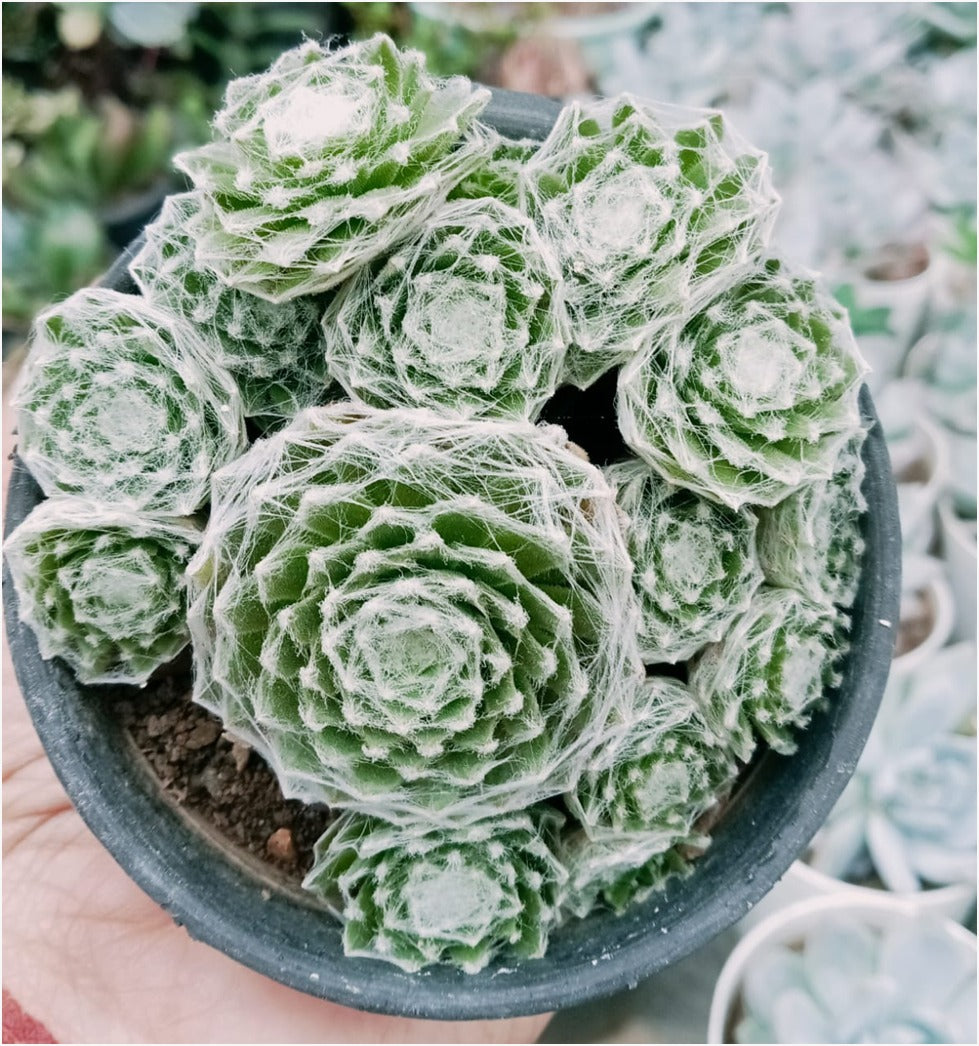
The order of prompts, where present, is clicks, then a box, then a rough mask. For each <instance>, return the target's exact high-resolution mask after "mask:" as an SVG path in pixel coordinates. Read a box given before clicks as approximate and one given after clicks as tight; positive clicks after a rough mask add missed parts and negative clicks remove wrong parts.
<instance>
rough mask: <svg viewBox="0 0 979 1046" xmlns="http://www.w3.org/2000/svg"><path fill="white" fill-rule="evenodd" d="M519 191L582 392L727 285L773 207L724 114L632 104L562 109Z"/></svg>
mask: <svg viewBox="0 0 979 1046" xmlns="http://www.w3.org/2000/svg"><path fill="white" fill-rule="evenodd" d="M523 187H524V189H525V192H526V198H527V206H528V207H529V209H530V213H531V214H532V215H533V216H534V217H535V219H536V220H537V221H538V222H539V223H540V225H541V228H542V231H543V232H544V235H545V237H546V238H547V239H549V240H550V241H551V243H552V244H553V245H554V248H555V250H556V251H557V252H558V253H559V255H560V257H561V261H562V265H563V268H564V273H565V277H566V279H567V281H568V290H567V299H568V307H569V311H570V313H571V319H572V344H571V347H570V349H569V352H568V366H567V379H568V380H569V381H571V382H573V383H574V384H575V385H578V386H579V387H581V388H586V387H587V386H588V385H590V384H591V383H592V382H594V381H595V380H596V379H597V378H598V377H600V376H601V375H602V374H603V373H604V372H605V371H607V370H609V369H611V368H612V367H614V366H616V365H618V364H619V363H622V362H623V361H625V360H627V359H629V358H630V357H631V356H632V355H633V354H634V353H635V352H636V351H638V350H639V348H640V347H641V346H642V345H643V344H645V342H646V341H647V340H648V339H649V337H650V336H651V334H652V333H653V332H655V331H656V330H658V329H659V328H660V327H661V326H662V324H663V323H664V322H665V321H667V320H668V319H670V318H673V317H680V318H682V319H685V318H687V317H688V316H690V315H692V314H693V312H694V311H695V310H696V309H697V308H698V307H699V305H700V303H701V302H702V301H704V300H706V297H707V296H709V295H711V294H716V293H717V292H718V291H719V290H721V289H723V288H724V287H726V286H728V285H730V282H731V280H732V278H733V277H734V276H735V275H736V273H737V269H738V267H740V266H743V265H744V264H745V263H747V262H750V261H752V260H753V259H755V258H757V257H758V256H759V254H760V252H761V250H762V248H763V246H764V244H765V243H767V241H768V236H769V232H770V229H771V225H772V222H773V221H774V218H775V214H776V211H777V207H778V197H777V196H776V194H775V192H774V190H773V189H772V185H771V178H770V175H769V170H768V162H767V158H766V156H765V154H764V153H762V152H759V151H758V150H756V149H753V148H751V147H750V146H749V145H747V143H745V142H744V141H743V140H742V139H741V138H740V137H739V136H738V135H737V134H736V133H735V132H734V131H733V130H732V129H731V128H730V127H729V126H728V125H727V124H726V123H725V121H724V118H723V117H722V116H721V114H720V113H717V112H711V111H708V110H700V109H685V108H682V107H679V106H672V105H663V104H657V103H649V102H640V101H638V100H636V99H635V98H633V97H631V96H630V95H620V96H619V97H617V98H613V99H610V100H607V101H596V102H573V103H572V104H571V105H568V106H566V107H565V108H564V109H563V110H562V112H561V114H560V115H559V117H558V119H557V122H556V124H555V126H554V129H553V130H552V131H551V133H550V135H549V136H548V138H547V140H546V141H545V142H544V143H543V144H542V145H541V147H540V149H538V150H537V152H536V153H535V154H534V155H533V157H531V158H530V159H529V160H528V162H527V165H526V170H525V173H524V178H523Z"/></svg>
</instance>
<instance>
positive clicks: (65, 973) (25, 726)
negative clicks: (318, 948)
mask: <svg viewBox="0 0 979 1046" xmlns="http://www.w3.org/2000/svg"><path fill="white" fill-rule="evenodd" d="M3 674H4V687H3V763H4V790H3V807H4V818H3V853H4V876H3V905H4V934H3V951H4V955H3V962H4V982H5V987H6V988H8V989H10V991H11V992H12V994H13V995H14V997H15V998H16V999H17V1000H18V1002H20V1004H21V1005H22V1006H23V1008H24V1009H25V1010H26V1011H27V1012H28V1013H30V1014H32V1015H33V1016H35V1017H36V1018H37V1019H38V1020H40V1021H42V1022H43V1023H44V1024H46V1025H47V1027H48V1028H49V1029H50V1030H51V1032H52V1034H53V1035H54V1037H55V1038H56V1039H59V1040H60V1041H62V1042H297V1043H298V1042H499V1043H507V1042H526V1041H532V1040H533V1039H535V1038H536V1037H537V1035H538V1034H539V1033H540V1032H541V1030H542V1029H543V1027H544V1025H545V1023H546V1022H547V1017H546V1016H542V1017H528V1018H521V1019H518V1020H513V1021H498V1022H477V1023H465V1024H462V1023H442V1022H435V1021H413V1020H407V1019H400V1018H394V1017H377V1016H374V1015H371V1014H366V1013H360V1012H358V1011H356V1010H348V1009H345V1008H344V1007H341V1006H335V1005H332V1004H331V1003H327V1002H321V1001H319V1000H317V999H312V998H309V997H308V996H305V995H302V994H301V993H299V992H296V991H293V990H292V989H290V988H284V987H282V986H281V985H279V984H276V983H275V982H274V981H270V980H268V979H267V978H265V977H262V976H260V975H259V974H257V973H253V972H252V971H251V970H248V969H246V968H245V967H243V966H239V965H238V964H237V963H234V962H232V961H231V960H230V959H228V958H226V957H225V956H223V955H221V954H220V953H219V952H216V951H213V950H212V949H211V948H209V947H208V946H206V945H203V944H200V943H198V942H196V941H193V940H191V938H190V937H189V936H188V935H187V934H186V933H185V932H184V931H183V930H182V929H180V928H178V927H177V926H175V925H174V923H173V922H172V921H171V919H170V918H169V916H168V915H167V914H166V913H165V912H164V911H163V910H162V909H160V908H158V907H157V906H156V905H155V904H154V903H153V902H152V901H150V900H149V899H148V898H147V897H146V896H145V895H144V894H143V893H142V892H141V891H140V890H139V889H138V887H136V886H135V885H134V884H133V883H132V882H130V880H129V879H128V878H127V877H126V876H125V875H124V874H123V872H122V871H121V870H120V869H119V868H118V867H117V866H116V864H115V863H114V861H113V860H112V858H111V857H110V856H109V854H108V853H107V852H106V851H105V850H104V849H103V848H102V846H101V845H100V844H99V842H98V841H97V840H96V839H95V837H94V836H93V835H92V834H91V833H90V832H89V831H88V829H87V828H86V827H85V825H84V824H83V823H82V821H81V819H80V818H79V816H78V815H77V814H76V813H75V812H74V810H73V809H72V807H71V805H70V803H69V802H68V799H67V797H66V796H65V793H64V792H63V791H62V789H61V785H60V784H59V783H58V780H57V778H56V777H55V775H54V772H53V771H52V769H51V766H50V764H49V763H48V761H47V759H46V758H45V755H44V752H43V750H42V748H41V745H40V742H39V741H38V739H37V735H36V734H35V732H34V728H33V726H32V724H31V722H30V719H29V717H28V715H27V710H26V708H25V706H24V703H23V700H22V698H21V696H20V692H19V690H18V688H17V685H16V682H15V680H14V678H13V672H12V668H11V665H10V658H9V654H8V653H7V651H6V650H4V672H3Z"/></svg>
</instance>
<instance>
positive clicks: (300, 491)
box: [189, 405, 641, 824]
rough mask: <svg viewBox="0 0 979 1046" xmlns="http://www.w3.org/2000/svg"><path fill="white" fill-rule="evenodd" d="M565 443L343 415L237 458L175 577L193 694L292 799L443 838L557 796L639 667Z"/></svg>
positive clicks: (579, 469)
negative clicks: (194, 548)
mask: <svg viewBox="0 0 979 1046" xmlns="http://www.w3.org/2000/svg"><path fill="white" fill-rule="evenodd" d="M565 439H566V437H565V436H564V433H563V430H560V429H556V428H552V429H546V428H540V429H539V428H535V427H534V426H532V425H530V424H527V423H518V422H513V423H508V424H504V423H502V422H478V421H470V422H464V421H461V420H453V419H446V418H443V417H440V416H438V415H435V414H434V413H432V412H430V411H409V410H387V411H372V410H370V409H369V408H356V407H352V406H351V405H337V406H335V407H327V408H313V409H311V410H309V411H306V412H304V413H303V414H301V415H299V417H298V418H297V419H296V420H295V421H294V422H293V423H292V425H290V426H289V427H288V428H286V429H284V430H282V431H281V432H279V433H277V434H276V435H275V436H273V437H271V438H269V439H267V440H264V441H262V442H260V443H258V444H256V445H255V446H253V447H252V449H251V450H250V451H249V453H248V454H246V455H244V456H243V457H242V458H240V459H239V460H238V461H237V462H234V463H232V464H231V465H230V466H228V467H226V468H225V469H223V470H222V471H221V472H219V473H218V474H217V475H216V476H215V481H214V500H213V504H212V510H211V517H210V522H209V525H208V528H207V531H206V533H205V537H204V541H203V543H202V546H201V549H200V551H199V553H198V554H197V556H196V557H195V559H194V561H193V563H192V564H191V566H190V569H189V575H190V578H191V584H192V589H193V595H194V600H193V603H192V605H191V609H190V624H191V631H192V634H193V636H194V652H195V660H196V669H197V670H196V680H197V681H196V686H195V699H196V700H197V701H198V702H200V703H201V704H203V705H204V706H205V707H207V708H209V709H211V710H212V711H213V712H215V713H216V714H218V715H219V716H220V717H221V718H222V719H223V720H224V722H225V724H226V726H227V727H228V728H229V729H230V730H231V731H232V732H233V733H236V734H238V735H239V736H241V737H242V738H243V739H244V740H246V741H248V742H249V743H251V744H252V745H254V746H255V747H256V748H258V749H259V750H260V751H261V752H262V753H263V754H264V755H265V756H266V758H267V759H268V761H269V762H270V763H271V765H272V766H273V767H274V769H275V770H276V773H277V775H278V777H279V780H280V782H281V784H282V786H283V790H284V791H285V792H286V794H287V795H290V796H293V797H297V798H301V799H306V800H310V801H325V802H328V803H330V804H332V805H334V806H349V807H353V808H356V809H360V810H363V811H365V812H368V813H371V814H374V815H377V816H381V817H384V818H386V819H388V820H392V821H398V820H405V819H412V820H416V821H418V820H428V821H429V822H438V823H443V824H458V823H462V822H466V821H475V820H478V819H480V818H483V817H486V816H489V815H492V814H495V813H502V812H506V811H509V810H514V809H525V808H526V807H528V806H529V805H530V804H532V803H534V802H536V801H537V800H539V799H543V798H546V797H547V796H548V795H553V794H556V793H560V792H563V791H565V790H567V788H569V787H570V786H571V784H572V783H573V782H574V781H575V780H576V779H577V777H578V775H579V774H580V772H581V768H582V767H583V766H584V765H585V764H586V763H587V761H588V759H589V756H590V753H591V752H592V750H593V749H594V748H595V747H596V746H598V745H600V744H601V743H602V733H603V730H604V724H605V723H606V721H607V719H608V717H609V715H610V714H612V712H613V711H614V710H615V709H616V708H618V707H619V706H620V705H622V704H623V703H625V702H627V701H629V700H631V696H630V695H631V688H632V687H633V686H634V683H635V680H636V678H637V677H638V676H639V675H640V674H641V666H640V663H639V660H638V653H637V651H636V648H635V630H636V614H637V608H636V606H635V602H634V598H633V595H632V591H631V587H630V585H629V574H630V570H631V565H630V563H629V560H628V555H627V553H626V550H625V546H624V544H623V542H622V537H621V533H620V530H619V526H618V520H617V516H616V509H615V504H614V500H613V497H612V493H611V491H610V490H609V488H608V486H607V484H606V482H605V480H604V478H603V477H602V475H601V473H600V472H599V471H598V470H597V469H595V468H594V467H593V466H591V465H589V464H587V463H586V462H584V461H582V460H581V458H580V457H578V456H577V455H576V454H574V453H573V452H572V451H571V450H569V449H567V447H566V445H565Z"/></svg>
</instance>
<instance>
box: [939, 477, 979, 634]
mask: <svg viewBox="0 0 979 1046" xmlns="http://www.w3.org/2000/svg"><path fill="white" fill-rule="evenodd" d="M938 528H939V538H940V544H941V550H942V557H943V558H944V560H945V563H946V565H947V568H948V576H949V583H950V586H951V592H952V596H953V599H954V601H955V610H956V621H955V626H954V629H953V632H952V635H953V637H954V638H955V639H962V640H967V641H968V640H974V639H975V638H976V521H975V520H974V519H972V520H967V519H962V518H961V517H960V516H959V515H958V514H957V513H956V511H955V506H954V504H953V501H952V498H951V497H949V496H947V495H946V496H945V497H944V498H942V499H941V500H940V501H939V503H938Z"/></svg>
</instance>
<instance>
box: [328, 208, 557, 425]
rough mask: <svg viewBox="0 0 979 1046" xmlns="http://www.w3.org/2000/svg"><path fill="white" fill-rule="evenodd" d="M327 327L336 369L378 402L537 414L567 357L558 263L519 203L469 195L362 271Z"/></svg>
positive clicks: (472, 412)
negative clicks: (518, 207)
mask: <svg viewBox="0 0 979 1046" xmlns="http://www.w3.org/2000/svg"><path fill="white" fill-rule="evenodd" d="M323 328H324V330H325V332H326V345H327V348H326V359H327V365H328V366H329V368H330V371H331V372H332V374H333V375H334V376H335V377H336V378H337V379H338V380H339V381H340V383H341V384H342V385H343V386H344V388H346V390H347V392H348V393H350V395H351V396H353V397H355V398H356V399H359V400H361V401H363V402H365V403H368V404H370V405H371V406H375V407H389V406H407V407H431V408H432V409H434V410H437V411H439V412H441V413H449V414H459V415H462V416H465V417H473V416H478V417H501V418H531V419H532V418H534V417H536V415H537V413H538V412H539V411H540V409H541V407H543V405H544V403H545V402H546V401H547V400H548V399H549V398H550V397H551V396H552V395H553V394H554V390H555V388H556V387H557V384H558V381H559V380H560V377H561V370H562V366H563V364H564V353H565V347H566V341H567V314H566V312H565V309H564V301H563V281H562V279H561V269H560V266H559V265H558V262H557V259H556V257H555V256H554V254H553V252H552V251H551V249H550V247H548V246H547V245H546V244H545V243H544V241H543V240H542V239H541V238H540V236H539V235H538V233H537V231H536V229H535V228H534V225H533V223H532V222H531V221H530V220H529V219H527V218H525V217H524V216H523V215H521V214H520V213H519V212H518V211H516V210H515V209H513V208H512V207H509V206H507V205H506V204H503V203H499V202H498V201H496V200H494V199H482V200H473V201H469V200H462V201H460V202H458V203H451V204H448V205H446V206H445V207H444V208H443V209H442V210H441V211H440V212H439V213H438V214H437V215H436V216H435V217H434V218H432V219H431V221H430V222H429V223H428V224H427V225H426V226H425V228H424V230H423V231H422V232H421V233H420V234H419V236H418V237H417V238H416V239H415V240H413V241H411V242H410V243H408V244H405V245H403V246H402V247H400V248H399V249H398V251H397V252H396V253H395V254H393V255H392V256H391V257H390V258H388V259H387V261H386V262H385V263H384V265H383V266H381V267H379V268H377V269H375V270H373V271H372V270H370V269H362V270H361V272H360V273H359V274H358V275H357V276H355V277H354V278H353V279H352V280H351V281H349V282H348V283H347V285H346V286H345V287H344V288H343V290H342V291H341V292H340V294H339V295H338V297H337V298H336V300H335V301H334V303H333V305H332V306H331V308H330V309H329V310H328V312H327V314H326V316H325V317H324V320H323Z"/></svg>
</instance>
